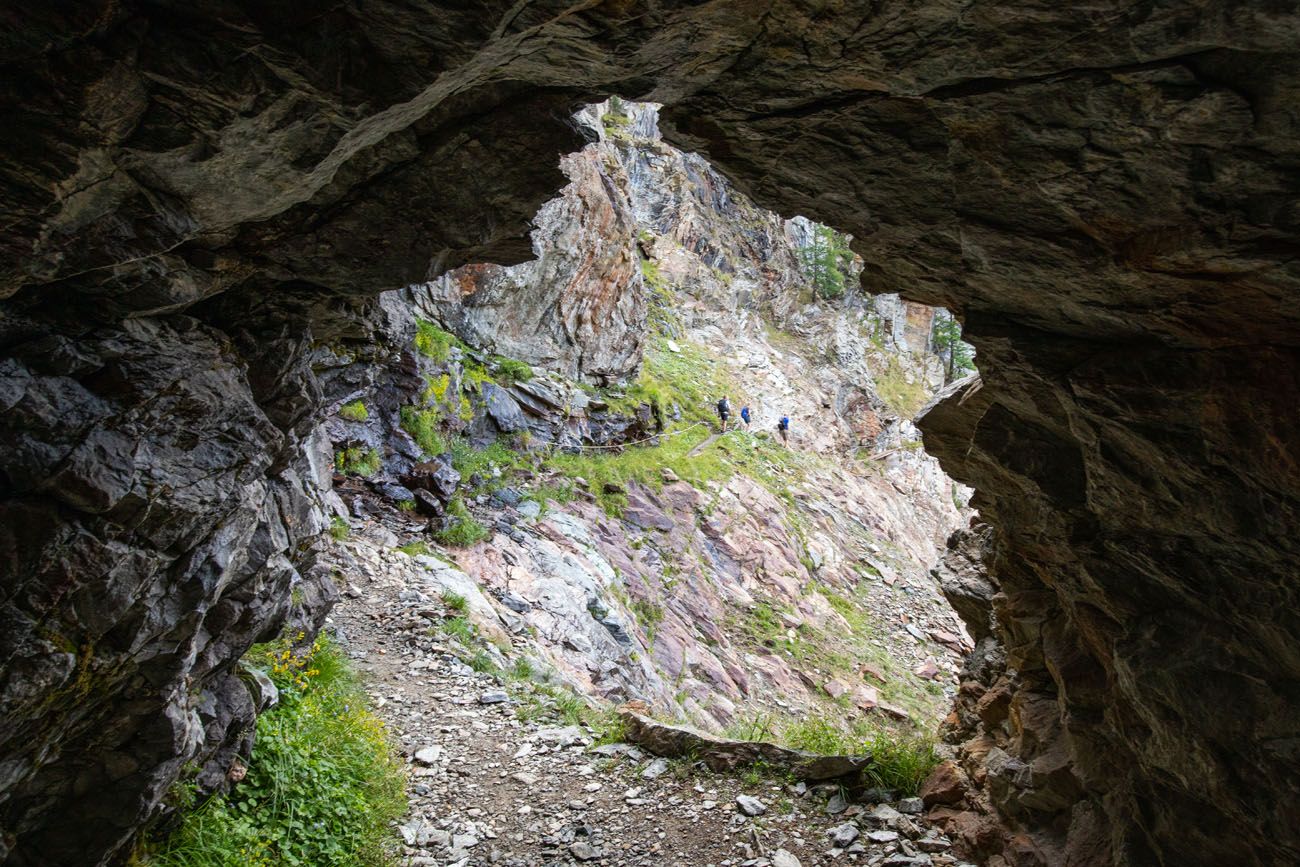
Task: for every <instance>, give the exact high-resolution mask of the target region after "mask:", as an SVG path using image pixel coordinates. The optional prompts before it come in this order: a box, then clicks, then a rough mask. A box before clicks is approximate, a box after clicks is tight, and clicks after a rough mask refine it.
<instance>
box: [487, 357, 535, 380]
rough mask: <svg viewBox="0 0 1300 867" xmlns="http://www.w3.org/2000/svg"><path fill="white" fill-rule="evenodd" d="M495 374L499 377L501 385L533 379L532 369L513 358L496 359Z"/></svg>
mask: <svg viewBox="0 0 1300 867" xmlns="http://www.w3.org/2000/svg"><path fill="white" fill-rule="evenodd" d="M495 361H496V367H497V373H499V374H500V375H501V381H502V383H503V384H510V383H513V382H528V380H530V379H532V378H533V369H532V367H530V366H529V365H527V364H525V363H524V362H522V361H516V360H515V359H513V358H497V359H495Z"/></svg>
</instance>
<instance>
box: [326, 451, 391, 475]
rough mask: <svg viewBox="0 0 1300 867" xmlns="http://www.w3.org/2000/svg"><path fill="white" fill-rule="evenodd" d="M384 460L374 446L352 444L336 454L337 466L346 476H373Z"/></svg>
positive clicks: (335, 464) (335, 461)
mask: <svg viewBox="0 0 1300 867" xmlns="http://www.w3.org/2000/svg"><path fill="white" fill-rule="evenodd" d="M381 465H382V461H381V459H380V457H379V452H378V451H377V450H376V449H374V448H365V449H363V448H362V447H361V446H350V447H348V448H345V449H343V450H342V451H340V452H338V453H336V454H335V455H334V466H335V468H336V469H337V470H338V471H339V472H340V473H342V474H343V475H345V476H373V475H374V474H375V473H377V472H379V469H380V466H381Z"/></svg>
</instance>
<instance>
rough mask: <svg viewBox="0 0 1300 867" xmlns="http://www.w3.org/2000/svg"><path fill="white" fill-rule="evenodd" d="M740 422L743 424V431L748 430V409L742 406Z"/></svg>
mask: <svg viewBox="0 0 1300 867" xmlns="http://www.w3.org/2000/svg"><path fill="white" fill-rule="evenodd" d="M740 420H741V421H743V422H744V423H745V430H749V407H747V406H742V407H741V408H740Z"/></svg>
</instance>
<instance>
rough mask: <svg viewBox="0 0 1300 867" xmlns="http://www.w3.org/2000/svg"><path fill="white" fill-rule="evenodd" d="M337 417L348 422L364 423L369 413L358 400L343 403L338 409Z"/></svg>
mask: <svg viewBox="0 0 1300 867" xmlns="http://www.w3.org/2000/svg"><path fill="white" fill-rule="evenodd" d="M339 415H340V416H342V417H343V418H345V419H347V420H348V421H365V420H366V419H368V418H370V412H369V411H368V410H367V409H366V405H365V404H364V403H362V402H361V401H359V400H354V401H352V403H345V404H344V405H343V406H341V407H339Z"/></svg>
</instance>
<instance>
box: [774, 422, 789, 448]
mask: <svg viewBox="0 0 1300 867" xmlns="http://www.w3.org/2000/svg"><path fill="white" fill-rule="evenodd" d="M776 429H777V430H778V431H780V432H781V442H782V443H784V444H785V445H789V444H790V416H788V415H783V416H781V421H780V422H778V423H777V425H776Z"/></svg>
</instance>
